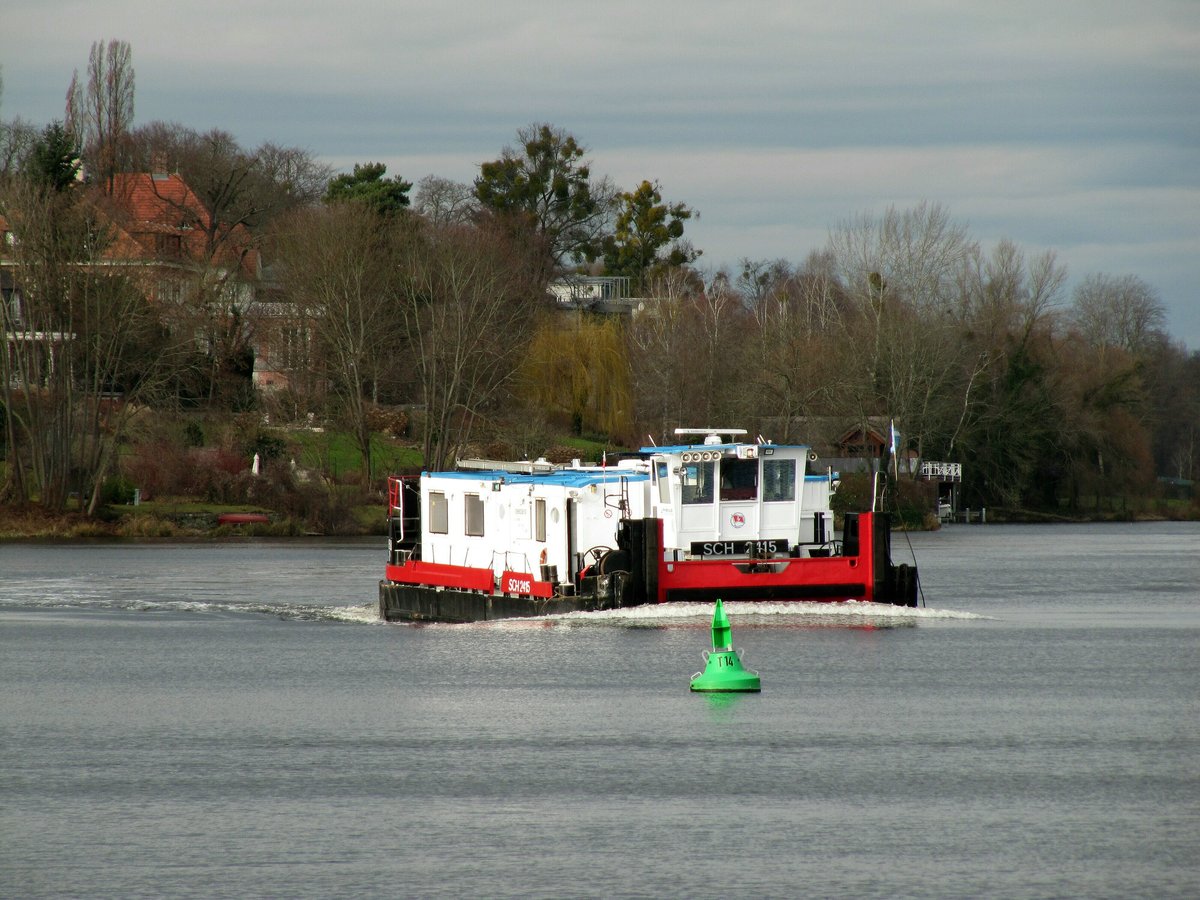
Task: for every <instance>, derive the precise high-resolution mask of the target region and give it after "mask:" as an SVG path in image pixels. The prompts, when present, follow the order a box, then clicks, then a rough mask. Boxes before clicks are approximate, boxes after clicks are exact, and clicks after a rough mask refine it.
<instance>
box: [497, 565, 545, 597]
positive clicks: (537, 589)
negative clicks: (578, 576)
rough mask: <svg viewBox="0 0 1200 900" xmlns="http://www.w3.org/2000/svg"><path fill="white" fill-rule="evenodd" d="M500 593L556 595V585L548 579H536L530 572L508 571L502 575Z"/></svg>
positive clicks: (527, 595)
mask: <svg viewBox="0 0 1200 900" xmlns="http://www.w3.org/2000/svg"><path fill="white" fill-rule="evenodd" d="M500 593H502V594H518V595H521V596H526V597H552V596H554V585H552V584H551V583H550V582H548V581H535V580H534V577H533V575H531V574H530V573H529V572H508V571H506V572H503V573H502V574H501V575H500Z"/></svg>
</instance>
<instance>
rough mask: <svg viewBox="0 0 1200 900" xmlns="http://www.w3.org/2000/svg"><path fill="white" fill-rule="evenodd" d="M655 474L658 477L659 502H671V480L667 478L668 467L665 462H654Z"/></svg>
mask: <svg viewBox="0 0 1200 900" xmlns="http://www.w3.org/2000/svg"><path fill="white" fill-rule="evenodd" d="M654 470H655V475H656V476H657V478H658V500H659V502H660V503H670V502H671V481H670V479H669V478H667V473H668V472H669V471H670V468H669V467H668V466H667V464H666V463H665V462H659V463H655V465H654Z"/></svg>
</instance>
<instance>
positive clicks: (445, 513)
mask: <svg viewBox="0 0 1200 900" xmlns="http://www.w3.org/2000/svg"><path fill="white" fill-rule="evenodd" d="M429 530H430V531H431V532H432V533H433V534H446V533H447V532H449V531H450V504H449V503H447V502H446V495H445V494H443V493H442V492H441V491H430V492H429Z"/></svg>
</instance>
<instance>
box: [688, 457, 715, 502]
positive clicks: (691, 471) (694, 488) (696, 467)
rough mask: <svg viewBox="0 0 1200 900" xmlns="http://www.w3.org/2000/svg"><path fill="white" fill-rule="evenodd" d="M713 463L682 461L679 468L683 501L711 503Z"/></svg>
mask: <svg viewBox="0 0 1200 900" xmlns="http://www.w3.org/2000/svg"><path fill="white" fill-rule="evenodd" d="M714 467H715V463H711V462H696V463H684V465H683V467H682V469H681V470H680V478H681V480H682V481H683V502H684V503H712V501H713V469H714Z"/></svg>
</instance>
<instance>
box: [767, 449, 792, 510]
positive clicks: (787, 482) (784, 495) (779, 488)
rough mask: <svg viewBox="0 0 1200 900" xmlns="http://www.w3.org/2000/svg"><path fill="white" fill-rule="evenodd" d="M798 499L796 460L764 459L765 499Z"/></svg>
mask: <svg viewBox="0 0 1200 900" xmlns="http://www.w3.org/2000/svg"><path fill="white" fill-rule="evenodd" d="M795 499H796V461H795V460H794V459H764V460H763V500H766V501H768V502H770V501H772V500H795Z"/></svg>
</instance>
